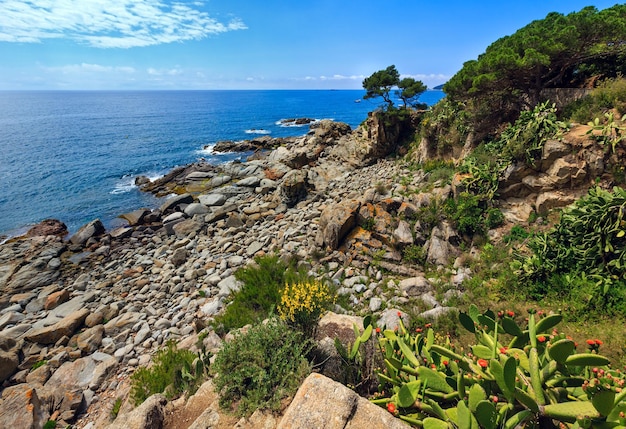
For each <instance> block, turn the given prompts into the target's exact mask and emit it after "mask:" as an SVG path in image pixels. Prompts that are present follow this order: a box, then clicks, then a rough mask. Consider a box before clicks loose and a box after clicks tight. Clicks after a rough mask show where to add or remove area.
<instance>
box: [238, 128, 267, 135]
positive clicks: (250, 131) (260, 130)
mask: <svg viewBox="0 0 626 429" xmlns="http://www.w3.org/2000/svg"><path fill="white" fill-rule="evenodd" d="M245 133H246V134H272V132H271V131H270V130H264V129H263V128H260V129H259V128H251V129H249V130H246V131H245Z"/></svg>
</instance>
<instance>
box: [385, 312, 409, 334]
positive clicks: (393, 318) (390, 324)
mask: <svg viewBox="0 0 626 429" xmlns="http://www.w3.org/2000/svg"><path fill="white" fill-rule="evenodd" d="M400 319H402V323H403V324H404V326H410V322H411V320H410V318H409V315H408V314H406V313H404V312H402V311H400V310H398V309H397V308H388V309H387V310H385V311H383V313H382V314H381V315H380V319H379V320H378V326H380V327H384V328H385V329H391V330H394V329H396V328H397V327H399V326H400V323H399V321H400Z"/></svg>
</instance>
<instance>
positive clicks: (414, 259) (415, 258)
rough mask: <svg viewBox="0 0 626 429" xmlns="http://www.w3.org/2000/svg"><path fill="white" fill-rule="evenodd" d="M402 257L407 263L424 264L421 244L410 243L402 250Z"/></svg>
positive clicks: (424, 256) (424, 254) (424, 259)
mask: <svg viewBox="0 0 626 429" xmlns="http://www.w3.org/2000/svg"><path fill="white" fill-rule="evenodd" d="M402 259H403V260H404V261H406V262H408V263H412V264H418V265H424V262H425V261H426V252H425V251H424V248H423V247H422V246H418V245H416V244H411V245H409V246H407V247H405V248H404V249H403V250H402Z"/></svg>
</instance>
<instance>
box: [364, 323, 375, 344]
mask: <svg viewBox="0 0 626 429" xmlns="http://www.w3.org/2000/svg"><path fill="white" fill-rule="evenodd" d="M372 330H373V328H372V325H367V328H365V330H364V331H363V334H361V341H362V342H364V343H366V342H367V341H368V340H369V339H370V338H371V336H372Z"/></svg>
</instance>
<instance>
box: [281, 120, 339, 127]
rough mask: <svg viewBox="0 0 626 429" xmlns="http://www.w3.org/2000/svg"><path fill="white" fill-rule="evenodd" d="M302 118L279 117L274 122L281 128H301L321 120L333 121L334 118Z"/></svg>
mask: <svg viewBox="0 0 626 429" xmlns="http://www.w3.org/2000/svg"><path fill="white" fill-rule="evenodd" d="M302 119H304V120H303V121H301V120H300V119H293V118H290V119H285V118H283V119H280V120H278V121H276V122H275V123H274V124H275V125H278V126H279V127H282V128H302V127H308V126H310V125H313V124H317V123H319V122H321V121H323V120H329V121H334V119H332V118H324V119H317V118H316V119H309V118H302Z"/></svg>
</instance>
